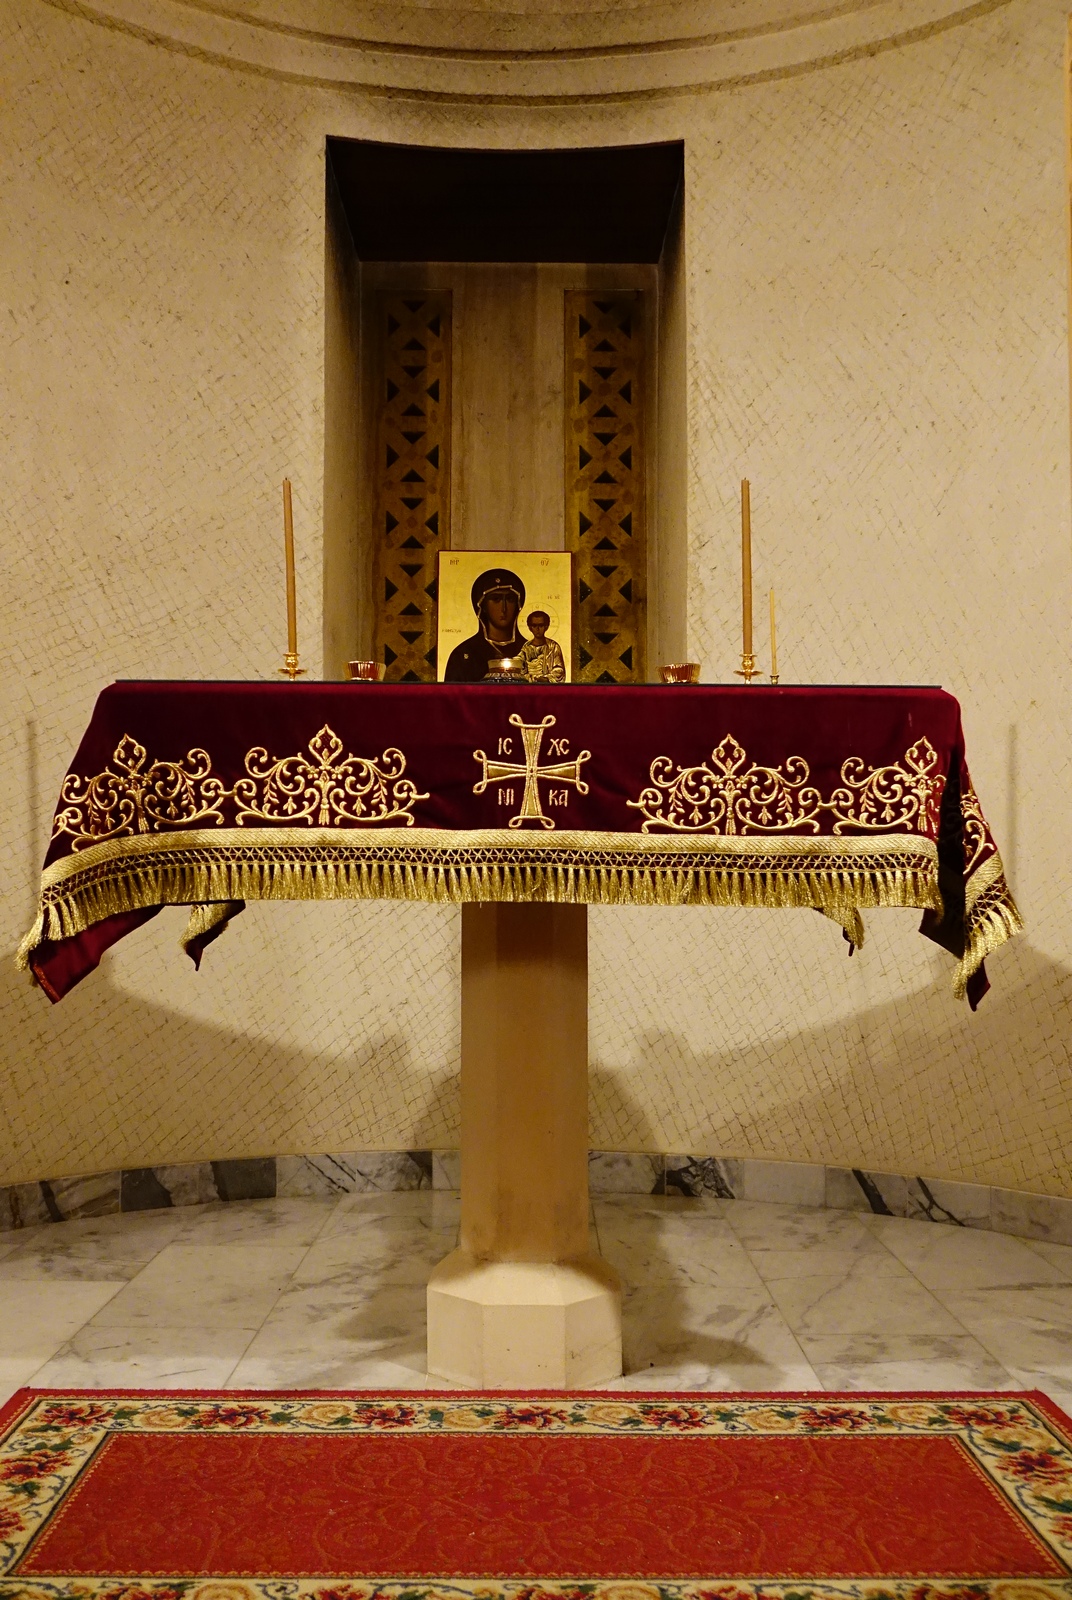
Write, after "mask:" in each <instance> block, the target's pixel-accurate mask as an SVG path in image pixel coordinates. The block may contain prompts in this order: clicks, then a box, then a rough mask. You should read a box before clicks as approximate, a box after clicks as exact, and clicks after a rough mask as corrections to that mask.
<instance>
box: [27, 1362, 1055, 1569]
mask: <svg viewBox="0 0 1072 1600" xmlns="http://www.w3.org/2000/svg"><path fill="white" fill-rule="evenodd" d="M294 1432H297V1433H311V1434H331V1433H341V1432H373V1433H377V1434H384V1433H396V1432H406V1433H413V1432H419V1433H446V1434H457V1433H481V1432H482V1433H495V1434H503V1433H510V1434H533V1433H538V1434H541V1435H554V1434H574V1435H576V1434H603V1435H608V1434H609V1435H614V1434H638V1433H642V1434H653V1435H659V1434H675V1435H679V1436H680V1435H687V1436H691V1437H702V1436H704V1435H707V1436H716V1437H727V1436H737V1437H747V1436H753V1437H754V1436H764V1437H768V1438H771V1437H779V1436H780V1437H783V1438H784V1437H802V1436H804V1437H823V1436H827V1437H830V1436H846V1435H850V1434H851V1435H857V1436H860V1435H865V1436H871V1437H880V1436H882V1435H894V1434H897V1435H913V1434H915V1435H920V1434H924V1435H926V1434H945V1435H953V1436H954V1437H956V1438H957V1439H959V1440H960V1442H961V1444H962V1445H963V1446H964V1448H965V1449H966V1450H967V1451H968V1453H969V1455H970V1456H971V1458H972V1460H973V1461H974V1462H975V1463H976V1465H977V1466H978V1467H979V1469H980V1470H981V1471H982V1472H983V1473H984V1475H985V1476H986V1478H987V1479H988V1481H989V1482H990V1483H991V1484H992V1485H993V1486H994V1488H995V1489H996V1490H997V1491H998V1493H999V1494H1001V1495H1002V1497H1003V1498H1004V1499H1005V1500H1006V1501H1007V1502H1009V1503H1010V1504H1011V1505H1013V1506H1014V1507H1015V1508H1016V1510H1017V1511H1018V1512H1019V1513H1020V1515H1021V1516H1022V1517H1023V1518H1024V1520H1025V1521H1026V1523H1027V1524H1028V1526H1029V1527H1030V1528H1031V1529H1032V1530H1033V1531H1034V1533H1035V1534H1036V1536H1037V1537H1038V1538H1039V1539H1040V1540H1041V1541H1042V1543H1043V1544H1044V1545H1045V1546H1046V1548H1047V1549H1048V1550H1049V1551H1050V1552H1051V1553H1052V1555H1053V1556H1054V1557H1055V1558H1056V1560H1057V1561H1058V1562H1059V1563H1060V1564H1061V1565H1062V1566H1063V1567H1064V1568H1065V1569H1066V1571H1067V1572H1068V1573H1069V1574H1070V1576H1068V1577H1059V1578H995V1579H985V1580H978V1579H971V1580H955V1579H936V1580H933V1581H928V1580H925V1579H919V1578H903V1579H899V1578H888V1579H874V1578H868V1579H855V1580H854V1579H837V1580H822V1581H818V1580H811V1579H797V1580H793V1581H782V1580H780V1579H778V1577H777V1576H776V1575H773V1574H772V1576H771V1577H770V1579H766V1580H763V1581H755V1582H753V1581H744V1580H739V1579H732V1580H727V1579H713V1580H711V1581H703V1582H699V1581H696V1580H688V1581H684V1582H682V1581H669V1582H665V1581H657V1580H650V1581H649V1580H636V1581H632V1580H629V1581H626V1580H600V1581H598V1582H582V1581H577V1580H568V1581H566V1580H563V1581H555V1582H551V1581H543V1580H540V1581H533V1580H516V1581H502V1580H498V1579H487V1580H483V1579H482V1580H476V1579H472V1580H469V1579H467V1580H461V1581H453V1580H445V1579H435V1580H430V1581H421V1580H412V1579H407V1580H402V1579H400V1580H397V1581H395V1580H374V1581H365V1580H362V1579H361V1578H360V1577H358V1576H356V1575H355V1576H354V1577H352V1578H345V1579H344V1578H331V1579H325V1578H308V1579H295V1578H257V1577H249V1578H231V1577H228V1578H211V1577H198V1578H178V1579H173V1578H172V1579H169V1578H159V1577H152V1578H149V1577H147V1578H133V1577H123V1578H117V1577H114V1576H107V1575H102V1576H99V1577H98V1576H90V1577H80V1578H63V1579H54V1578H37V1577H28V1576H27V1577H21V1576H19V1575H18V1572H17V1568H18V1565H19V1563H20V1561H21V1560H22V1559H23V1557H24V1556H25V1555H26V1553H27V1552H28V1550H29V1548H30V1546H31V1544H32V1543H33V1541H34V1540H35V1538H36V1537H37V1536H38V1534H39V1533H40V1532H41V1530H42V1529H43V1528H44V1526H45V1524H46V1523H47V1522H48V1520H49V1518H50V1517H51V1516H52V1514H53V1513H54V1512H55V1511H56V1509H57V1508H58V1507H59V1505H60V1504H61V1502H62V1500H63V1498H64V1496H65V1495H66V1494H67V1493H68V1492H69V1491H70V1490H71V1488H72V1487H73V1486H74V1485H75V1483H76V1482H77V1481H78V1479H79V1477H80V1475H81V1474H82V1472H83V1471H84V1470H85V1469H86V1467H87V1466H88V1464H89V1463H90V1462H91V1461H92V1459H93V1458H94V1456H95V1454H96V1452H97V1451H98V1450H99V1449H100V1447H101V1445H102V1444H103V1443H104V1442H105V1440H106V1439H107V1438H108V1436H109V1435H110V1434H113V1433H169V1434H175V1433H199V1434H202V1433H247V1434H248V1433H262V1434H263V1433H294ZM0 1600H1072V1423H1070V1422H1069V1420H1068V1419H1067V1418H1062V1416H1061V1413H1060V1412H1058V1411H1057V1408H1056V1407H1051V1406H1050V1405H1049V1403H1048V1402H1046V1401H1045V1399H1044V1398H1043V1397H1041V1396H1034V1395H1023V1394H1019V1395H1015V1396H1012V1395H1008V1394H1003V1395H1000V1396H999V1395H963V1396H927V1395H920V1396H883V1397H861V1396H852V1397H832V1396H825V1395H823V1396H816V1395H812V1396H807V1397H800V1398H796V1397H794V1398H784V1397H781V1396H778V1395H771V1396H762V1397H737V1396H732V1395H730V1396H705V1395H687V1396H683V1395H670V1394H668V1395H648V1396H637V1395H625V1394H621V1395H616V1394H602V1395H586V1396H573V1395H570V1396H546V1395H544V1396H532V1397H527V1396H496V1395H480V1396H475V1395H472V1396H470V1395H462V1394H451V1395H432V1394H406V1395H376V1394H340V1395H327V1394H325V1395H312V1396H298V1395H292V1396H287V1395H272V1394H261V1395H234V1396H231V1395H224V1394H218V1395H187V1394H179V1393H170V1394H151V1393H140V1394H125V1395H104V1394H102V1395H87V1394H77V1395H65V1394H56V1393H50V1392H40V1393H36V1392H33V1391H30V1392H27V1393H26V1394H25V1395H23V1396H20V1397H16V1400H15V1401H14V1402H12V1403H11V1404H10V1405H9V1406H8V1407H6V1408H4V1411H3V1413H0Z"/></svg>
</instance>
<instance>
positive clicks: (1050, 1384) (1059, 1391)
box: [1008, 1367, 1072, 1418]
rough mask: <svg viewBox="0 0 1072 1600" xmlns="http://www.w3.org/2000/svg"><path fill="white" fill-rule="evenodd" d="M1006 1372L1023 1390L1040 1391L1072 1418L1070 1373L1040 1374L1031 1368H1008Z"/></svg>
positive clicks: (1071, 1381) (1071, 1375)
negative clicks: (1021, 1385)
mask: <svg viewBox="0 0 1072 1600" xmlns="http://www.w3.org/2000/svg"><path fill="white" fill-rule="evenodd" d="M1008 1370H1009V1372H1010V1374H1011V1375H1012V1376H1013V1377H1014V1378H1016V1379H1017V1380H1018V1381H1019V1382H1020V1383H1021V1384H1023V1386H1024V1388H1025V1389H1041V1390H1042V1393H1043V1394H1044V1395H1048V1396H1049V1398H1050V1399H1051V1400H1052V1401H1053V1402H1054V1404H1055V1405H1058V1406H1060V1407H1061V1409H1062V1410H1063V1411H1064V1412H1065V1413H1066V1414H1067V1415H1068V1416H1069V1417H1070V1418H1072V1372H1069V1371H1066V1372H1064V1373H1063V1374H1062V1373H1058V1372H1040V1371H1038V1370H1036V1369H1034V1368H1032V1367H1010V1368H1009V1369H1008Z"/></svg>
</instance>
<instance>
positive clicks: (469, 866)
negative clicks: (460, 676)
mask: <svg viewBox="0 0 1072 1600" xmlns="http://www.w3.org/2000/svg"><path fill="white" fill-rule="evenodd" d="M239 900H420V901H425V902H427V903H430V904H443V903H455V904H462V903H466V902H472V901H558V902H564V903H567V904H574V905H644V906H653V905H654V906H658V905H663V906H692V905H700V906H753V907H768V908H776V907H809V908H811V909H812V910H815V911H820V912H822V913H823V915H824V916H827V917H830V918H832V919H833V920H834V921H835V922H838V923H839V924H840V925H841V926H842V927H843V928H844V929H845V932H846V934H847V935H848V937H849V938H850V939H851V940H852V942H853V943H854V944H857V945H859V944H862V943H863V939H864V928H863V921H862V919H861V916H860V912H861V911H862V910H866V909H869V908H872V907H876V906H909V907H916V908H919V909H931V910H933V911H936V912H937V913H938V914H939V915H941V912H942V898H941V894H940V892H939V889H938V856H937V848H936V846H935V844H934V843H933V842H932V841H931V840H929V839H926V838H922V837H919V836H906V835H904V834H899V835H897V834H887V835H885V836H880V837H875V836H870V837H866V838H860V837H855V836H854V837H850V838H845V837H838V838H807V839H800V838H787V837H785V836H784V835H782V836H780V837H775V838H770V837H764V836H758V835H753V834H748V835H744V836H742V835H732V836H719V835H711V834H708V835H697V834H689V835H685V836H682V835H680V834H636V833H583V832H574V833H566V832H562V833H559V832H555V833H546V834H545V833H536V832H528V831H526V832H524V833H520V834H519V833H517V832H515V831H513V830H508V829H505V828H489V829H480V830H461V829H458V830H453V829H442V828H375V829H371V828H220V829H216V828H213V829H191V830H189V831H186V832H175V833H168V834H149V835H145V834H140V835H136V836H134V837H131V838H125V839H107V840H104V841H103V842H102V843H100V844H97V845H92V846H90V847H89V848H88V849H86V850H80V851H78V852H77V853H74V854H71V855H67V856H64V857H62V858H61V859H60V860H59V861H55V862H53V863H52V865H51V866H50V867H48V868H46V870H45V872H44V873H43V875H42V880H41V907H40V912H39V915H38V917H37V919H36V921H35V923H34V925H33V927H32V928H31V929H30V931H29V932H28V933H27V935H26V937H25V939H24V940H23V941H22V944H21V945H20V946H19V950H18V953H17V955H16V958H15V959H16V965H17V966H18V967H19V968H21V969H25V968H26V967H27V966H28V964H29V959H30V956H31V955H32V954H33V952H34V950H36V949H37V947H38V946H39V945H40V944H42V943H43V942H44V941H46V940H58V939H66V938H70V937H71V936H72V935H74V934H77V933H81V932H83V931H84V930H85V929H86V928H89V927H92V926H93V924H94V923H97V922H100V921H102V920H103V919H104V918H105V917H109V916H114V915H115V914H116V913H118V912H122V911H134V910H139V909H142V908H144V907H148V906H159V905H189V906H191V907H193V910H192V912H191V917H190V922H189V925H188V926H187V928H186V931H185V933H184V935H183V939H182V943H183V945H184V946H185V945H186V944H187V943H189V941H190V940H191V939H193V938H194V937H195V936H197V935H199V934H203V933H204V932H205V931H207V930H208V929H209V928H211V927H215V926H218V925H219V924H221V923H224V922H226V921H227V920H228V919H229V917H230V916H231V915H232V914H233V913H232V909H231V907H232V904H233V902H235V901H239ZM1022 929H1023V922H1022V921H1021V918H1020V914H1019V911H1018V910H1017V908H1016V904H1015V902H1014V900H1013V898H1012V895H1011V894H1010V892H1009V888H1008V884H1007V883H1006V881H1005V875H1004V871H1003V869H1002V865H1001V858H1000V857H999V856H998V855H997V854H996V853H995V854H993V855H991V856H989V857H988V858H987V860H986V861H984V862H983V863H982V865H981V866H980V867H979V868H978V869H977V871H976V872H974V873H973V874H972V877H971V878H970V879H969V881H968V884H967V889H966V895H965V950H964V954H963V957H962V959H961V960H960V962H959V963H958V965H957V968H956V972H955V974H954V979H953V992H954V994H955V995H956V996H957V998H958V999H959V998H961V997H963V995H964V992H965V987H966V985H967V982H968V979H969V978H970V977H971V975H972V973H974V972H975V971H977V969H978V967H979V966H980V964H981V963H982V961H983V960H984V959H985V957H986V956H987V955H989V954H990V953H991V952H992V951H994V950H996V949H998V948H999V946H1000V945H1002V944H1004V943H1005V941H1006V940H1007V939H1011V938H1012V937H1013V936H1014V935H1015V934H1017V933H1019V932H1021V931H1022Z"/></svg>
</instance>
